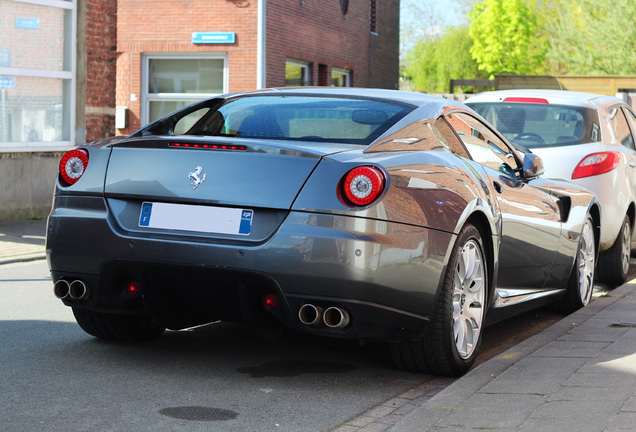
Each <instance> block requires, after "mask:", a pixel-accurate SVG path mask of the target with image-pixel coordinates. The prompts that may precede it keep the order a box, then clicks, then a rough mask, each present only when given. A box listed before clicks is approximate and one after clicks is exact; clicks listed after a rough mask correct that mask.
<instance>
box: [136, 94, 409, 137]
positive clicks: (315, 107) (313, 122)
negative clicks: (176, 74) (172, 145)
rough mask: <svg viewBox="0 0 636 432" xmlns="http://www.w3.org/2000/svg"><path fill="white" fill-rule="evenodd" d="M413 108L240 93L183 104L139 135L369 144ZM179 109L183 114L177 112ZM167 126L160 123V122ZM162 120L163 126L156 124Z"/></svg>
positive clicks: (360, 100)
mask: <svg viewBox="0 0 636 432" xmlns="http://www.w3.org/2000/svg"><path fill="white" fill-rule="evenodd" d="M410 111H412V108H410V107H405V106H403V105H399V104H394V103H389V102H384V101H376V100H363V99H349V98H340V97H314V96H289V95H285V96H277V95H273V96H244V97H239V98H236V99H228V100H225V101H222V103H221V104H220V105H219V100H218V99H216V100H210V101H209V103H207V104H206V103H205V102H204V103H202V104H199V105H197V106H194V107H187V108H184V109H183V110H182V111H181V112H180V111H177V112H176V113H173V114H171V115H169V116H167V117H165V118H164V119H161V120H159V121H158V123H159V124H158V125H157V127H153V125H150V126H148V128H146V130H145V131H142V134H144V135H146V134H148V133H153V134H157V133H166V131H168V130H169V131H170V132H171V133H172V134H174V135H194V136H225V137H241V138H259V139H276V140H296V141H329V142H337V143H349V144H365V145H368V144H370V143H371V142H373V141H374V140H375V139H376V138H378V137H379V136H380V135H382V134H383V133H384V132H385V131H386V130H388V129H389V128H390V127H391V126H393V125H394V124H395V123H396V122H397V121H399V120H400V119H401V118H402V117H404V116H405V115H406V114H408V113H409V112H410ZM180 113H182V114H180ZM166 122H169V123H172V125H171V126H170V127H169V128H166V127H165V123H166ZM161 123H163V126H161V125H160V124H161Z"/></svg>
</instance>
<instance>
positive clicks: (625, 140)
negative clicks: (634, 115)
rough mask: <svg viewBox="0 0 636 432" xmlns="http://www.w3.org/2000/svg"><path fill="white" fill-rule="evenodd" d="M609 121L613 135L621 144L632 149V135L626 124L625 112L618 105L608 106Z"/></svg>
mask: <svg viewBox="0 0 636 432" xmlns="http://www.w3.org/2000/svg"><path fill="white" fill-rule="evenodd" d="M608 113H609V123H610V126H611V128H612V131H613V132H614V137H615V138H616V141H618V142H619V143H620V144H621V145H623V146H625V147H627V148H630V149H632V150H633V149H634V137H633V136H632V134H631V131H630V130H629V126H628V125H627V119H626V118H625V114H624V113H623V110H622V109H621V108H620V106H619V105H616V106H614V107H613V108H610V109H609V111H608Z"/></svg>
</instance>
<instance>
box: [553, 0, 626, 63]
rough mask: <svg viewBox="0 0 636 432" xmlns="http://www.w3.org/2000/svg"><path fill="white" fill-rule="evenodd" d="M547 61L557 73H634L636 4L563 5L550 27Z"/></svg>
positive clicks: (584, 1) (601, 0) (585, 1)
mask: <svg viewBox="0 0 636 432" xmlns="http://www.w3.org/2000/svg"><path fill="white" fill-rule="evenodd" d="M549 30H550V40H551V44H552V50H551V51H550V54H549V58H550V59H551V60H553V61H554V62H555V63H556V64H557V65H558V67H559V71H560V72H561V73H569V74H579V75H597V74H610V75H622V74H634V73H635V72H636V2H634V0H576V1H568V2H563V4H562V5H561V10H559V13H558V14H556V19H554V20H553V21H552V22H551V23H550V27H549Z"/></svg>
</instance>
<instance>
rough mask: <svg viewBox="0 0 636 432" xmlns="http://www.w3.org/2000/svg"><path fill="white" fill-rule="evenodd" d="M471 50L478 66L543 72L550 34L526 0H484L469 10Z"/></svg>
mask: <svg viewBox="0 0 636 432" xmlns="http://www.w3.org/2000/svg"><path fill="white" fill-rule="evenodd" d="M469 18H470V19H472V22H471V24H470V37H471V38H472V40H473V46H472V48H471V51H470V52H471V54H472V56H473V58H474V59H475V60H476V61H477V63H478V64H479V69H480V70H482V71H484V72H486V73H487V74H488V75H493V74H518V75H531V74H540V73H543V72H544V71H545V60H546V56H547V52H548V44H547V38H546V37H545V36H544V35H543V32H542V27H541V26H540V21H539V18H538V17H537V15H536V14H535V12H534V11H533V9H532V8H531V7H530V5H529V4H528V2H526V1H524V0H483V1H481V2H480V3H476V4H475V5H474V7H473V9H472V10H471V12H470V14H469Z"/></svg>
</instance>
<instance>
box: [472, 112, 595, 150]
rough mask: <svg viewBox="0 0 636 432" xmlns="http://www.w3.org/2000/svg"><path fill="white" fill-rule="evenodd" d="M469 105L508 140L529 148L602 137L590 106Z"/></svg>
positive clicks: (583, 141)
mask: <svg viewBox="0 0 636 432" xmlns="http://www.w3.org/2000/svg"><path fill="white" fill-rule="evenodd" d="M468 105H469V106H470V107H471V108H472V109H474V110H475V111H477V113H479V114H480V115H481V116H482V117H484V118H485V119H486V120H487V121H488V122H489V123H490V124H492V125H493V126H494V127H495V129H497V130H498V131H499V132H500V133H501V134H502V135H503V136H504V137H506V139H507V140H508V141H510V142H512V143H515V144H519V145H521V146H524V147H527V148H530V149H532V148H539V147H559V146H568V145H575V144H585V143H591V142H597V141H601V130H600V127H599V119H598V113H597V112H596V110H594V109H591V108H583V107H575V106H565V105H552V104H545V103H502V102H495V103H487V102H479V103H477V102H475V103H469V104H468Z"/></svg>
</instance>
